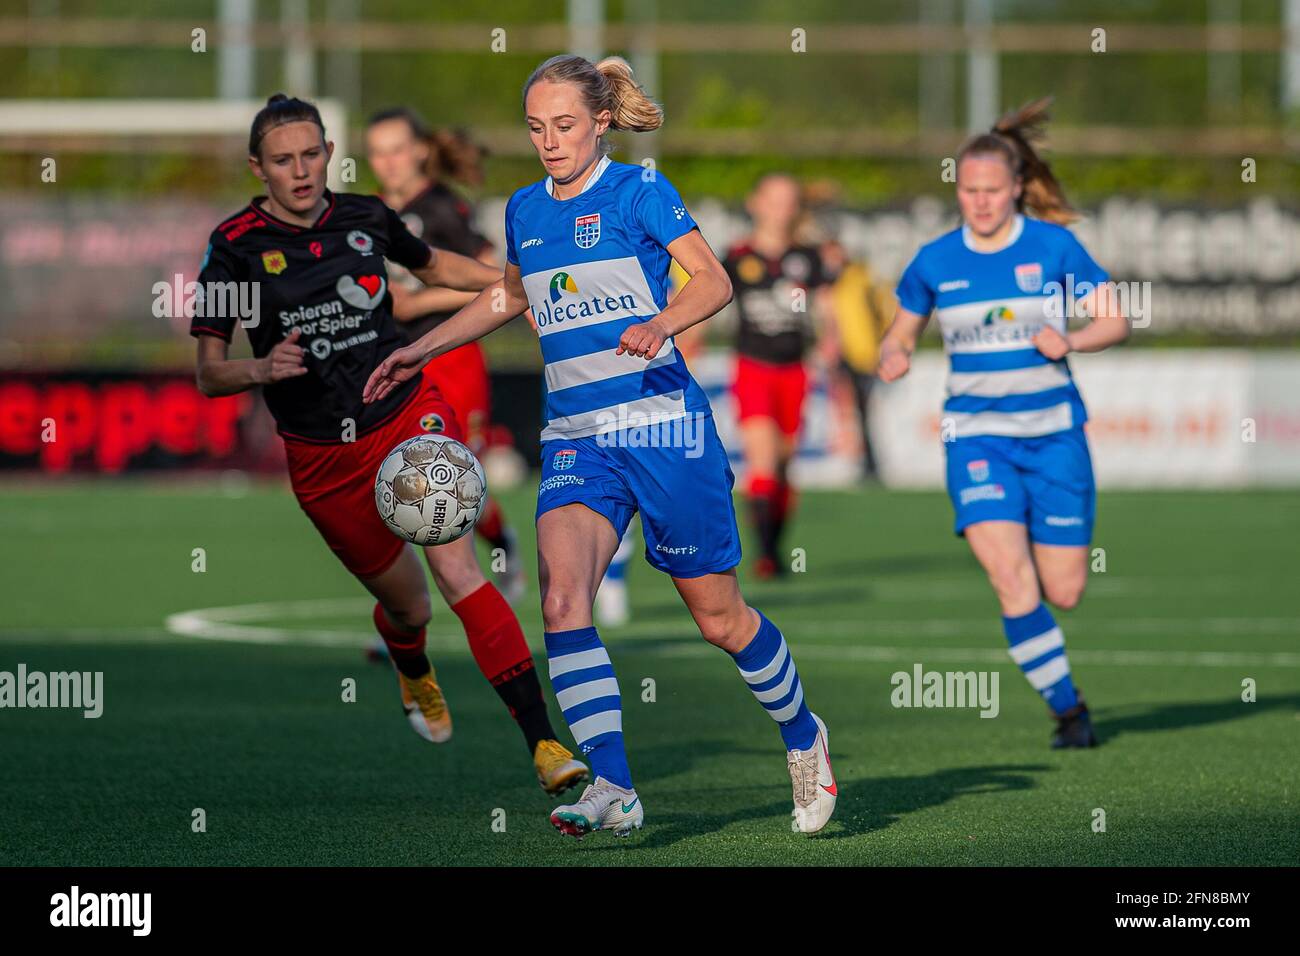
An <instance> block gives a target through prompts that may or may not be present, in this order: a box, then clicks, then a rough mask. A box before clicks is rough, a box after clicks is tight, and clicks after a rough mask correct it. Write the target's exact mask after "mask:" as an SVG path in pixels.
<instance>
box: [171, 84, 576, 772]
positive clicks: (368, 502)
mask: <svg viewBox="0 0 1300 956" xmlns="http://www.w3.org/2000/svg"><path fill="white" fill-rule="evenodd" d="M333 151H334V144H333V143H331V142H328V141H327V140H326V139H325V128H324V124H323V123H322V122H321V118H320V113H319V112H318V111H317V109H316V107H315V106H313V105H311V104H310V103H306V102H303V101H302V100H297V99H289V98H288V97H286V96H284V95H283V94H277V95H276V96H273V97H271V99H270V100H268V101H267V104H266V106H265V107H264V108H263V109H262V110H261V111H260V112H259V113H258V114H257V116H256V118H255V119H254V120H253V126H252V130H251V132H250V134H249V144H248V153H249V158H248V162H249V166H250V167H251V168H252V170H253V173H254V174H255V175H256V176H257V177H258V178H259V179H261V180H262V182H263V183H265V184H266V190H267V195H266V196H259V197H255V198H254V199H253V200H252V201H251V202H249V204H248V205H247V206H245V207H244V208H243V209H241V210H240V211H239V212H237V213H235V215H233V216H232V217H230V218H229V219H228V220H226V221H225V222H223V223H222V224H221V225H220V226H218V227H217V228H216V229H215V230H214V231H213V233H212V237H211V240H210V244H209V246H208V250H207V253H206V254H205V256H204V258H203V264H202V266H201V267H200V270H199V284H200V286H201V287H202V288H204V289H207V288H209V284H210V283H211V284H218V285H213V286H211V287H212V288H214V289H216V288H220V289H222V290H227V289H232V288H238V287H239V285H240V284H242V285H244V286H245V287H247V286H248V285H249V284H251V283H257V284H258V285H257V288H258V290H259V300H258V301H259V302H260V311H259V313H258V314H257V315H256V316H255V317H254V320H252V321H249V322H245V323H243V324H244V326H245V331H246V332H247V334H248V338H249V342H250V344H251V345H252V349H253V355H254V357H253V358H251V359H231V358H230V357H229V345H230V340H231V337H232V334H233V332H234V328H235V324H236V317H235V314H234V312H233V310H232V309H230V308H229V307H228V306H227V305H226V304H225V303H224V302H218V301H217V300H216V299H215V298H214V297H213V295H212V293H208V294H206V295H205V297H204V300H203V302H202V303H201V304H200V305H199V307H198V308H197V309H196V314H195V317H194V320H193V322H192V324H191V329H190V334H192V335H193V336H195V337H196V338H197V339H198V375H197V377H198V386H199V390H200V391H202V392H203V394H205V395H208V396H217V395H233V394H235V393H238V392H243V391H247V390H248V389H251V388H256V387H259V386H260V387H261V389H262V395H263V397H264V398H265V399H266V404H267V407H268V408H269V409H270V411H271V414H272V415H273V416H274V418H275V420H276V425H277V428H278V431H279V433H280V435H281V436H282V437H283V438H284V444H285V451H286V453H287V455H288V461H289V479H290V482H291V483H292V486H293V491H294V495H295V496H296V497H297V499H298V503H299V505H301V507H302V509H303V511H305V512H306V514H307V516H308V517H309V518H310V519H311V520H312V522H313V523H314V524H315V525H316V528H317V530H318V531H319V532H320V534H321V536H322V537H323V538H324V539H325V542H326V544H328V545H329V546H330V549H331V550H333V552H334V553H335V555H336V556H337V557H338V558H339V560H340V561H341V562H342V563H343V565H344V566H345V567H346V568H347V569H348V570H349V571H350V572H352V574H353V575H355V576H356V578H357V580H358V581H360V582H361V584H362V585H363V586H364V587H365V588H366V589H367V590H368V591H370V593H371V594H373V595H374V597H375V599H376V603H375V607H374V624H375V629H376V630H377V631H378V632H379V634H380V636H381V637H383V639H384V641H385V643H386V644H387V646H388V651H389V654H390V656H391V658H392V661H393V666H394V668H395V669H396V671H397V677H398V686H399V689H400V691H401V697H402V706H403V709H404V711H405V712H406V715H407V717H408V719H409V720H410V723H411V725H412V727H414V729H415V731H416V732H417V733H418V734H419V735H420V736H421V737H423V738H424V739H425V740H429V741H431V742H434V743H441V742H443V741H446V740H448V739H450V737H451V731H452V724H451V712H450V710H449V709H448V707H447V702H446V699H445V698H444V696H443V693H442V689H441V688H440V687H439V686H438V682H437V680H436V677H435V675H434V672H433V668H432V666H431V665H430V663H429V658H428V655H427V654H426V652H425V625H426V624H427V623H428V621H429V618H430V614H431V612H432V608H431V605H430V600H429V586H428V582H427V579H426V578H425V574H424V568H423V567H422V566H421V562H420V556H419V555H418V554H417V553H416V550H415V548H414V547H413V546H411V545H409V544H406V543H405V542H403V541H402V540H401V539H400V538H398V537H396V536H395V535H394V534H393V533H392V532H390V531H389V530H388V529H387V528H386V527H385V526H384V524H383V522H382V520H380V517H379V511H378V509H377V508H376V506H375V499H374V480H375V472H376V470H377V469H378V467H379V463H380V462H381V461H382V460H383V459H384V456H385V455H387V454H388V452H389V451H390V450H391V449H392V448H393V447H394V446H395V445H397V444H399V443H400V442H402V441H404V440H406V439H408V438H411V437H414V436H417V435H421V434H426V433H439V434H444V435H448V436H450V437H452V438H456V439H463V438H464V433H463V431H462V429H461V426H460V423H459V419H458V418H457V415H456V412H455V410H454V409H453V408H452V407H451V406H450V405H449V404H448V403H447V402H446V401H445V400H444V399H443V397H442V395H441V394H440V392H439V391H438V387H437V385H436V384H435V383H434V381H433V380H432V379H431V378H427V377H423V376H416V377H414V378H412V379H411V380H410V381H408V382H406V383H404V384H403V386H402V387H401V388H399V389H396V390H394V391H393V392H392V393H391V394H390V395H389V396H388V397H387V399H386V400H385V401H383V402H378V403H374V404H364V403H363V402H362V401H361V388H362V386H363V385H364V384H365V382H366V379H367V378H368V377H369V375H370V373H371V372H372V371H373V370H374V369H375V368H376V367H377V366H378V365H379V363H380V362H381V361H382V360H383V359H385V358H386V357H387V356H388V355H389V354H390V353H392V352H393V351H394V350H395V349H398V348H399V347H400V346H401V344H402V342H401V337H400V336H399V335H398V332H397V326H396V324H395V323H394V321H393V317H392V313H391V311H390V309H389V301H390V299H389V296H388V281H387V275H386V271H385V269H384V258H385V257H387V258H389V259H391V260H392V261H394V262H398V263H401V264H402V265H403V266H405V267H406V268H407V269H409V270H410V271H411V272H412V273H413V274H414V275H415V276H416V277H417V278H419V280H420V281H421V282H424V283H427V284H429V285H432V286H438V287H441V288H450V289H463V290H474V289H483V288H485V287H488V286H489V285H491V284H492V283H494V282H495V281H497V280H499V279H500V277H501V273H500V272H499V271H498V270H497V269H496V268H495V267H489V266H486V265H484V264H483V263H481V262H478V261H476V260H474V259H471V258H468V257H466V256H463V255H459V254H457V253H454V252H449V251H447V250H444V249H433V248H431V247H430V246H429V244H428V243H426V242H424V241H423V240H422V239H420V238H418V237H416V236H413V235H412V234H411V232H410V231H409V230H408V229H407V228H406V226H405V225H404V224H403V223H402V221H401V220H400V219H398V218H397V215H396V214H395V213H394V212H393V211H392V210H391V209H389V208H388V207H387V206H385V205H384V204H383V203H382V202H381V201H380V200H379V199H377V198H375V197H372V196H358V195H349V194H346V193H337V194H336V193H333V192H331V191H330V190H329V189H328V188H327V187H326V184H325V183H326V169H327V166H328V164H329V159H330V156H331V155H332V154H333ZM222 297H223V299H224V298H227V297H228V293H224V292H223V295H222ZM423 551H424V558H425V561H426V562H427V563H428V566H429V569H430V570H431V571H432V572H433V579H434V582H435V584H436V585H437V587H438V591H439V593H440V594H441V595H442V596H443V598H444V600H446V602H447V604H448V606H449V607H450V608H451V609H452V611H454V612H455V613H456V616H457V617H459V618H460V620H461V623H462V624H463V625H464V628H465V636H466V638H467V639H468V641H469V646H470V650H471V652H472V653H473V655H474V660H475V661H476V662H477V664H478V666H479V668H480V669H481V670H482V672H483V676H484V677H486V678H488V680H489V681H490V682H491V683H492V685H493V687H495V688H496V691H497V693H498V695H499V696H500V697H501V700H502V702H503V703H504V704H505V705H506V707H507V708H508V709H509V711H510V715H511V716H512V717H513V718H514V719H515V721H516V723H517V724H518V725H519V728H520V730H521V731H522V732H523V734H524V739H525V741H526V742H527V744H528V748H529V752H530V753H532V754H533V762H534V767H535V769H536V770H537V776H538V780H539V782H540V783H541V785H542V787H543V789H545V790H546V791H547V792H548V793H557V792H560V791H562V790H564V789H567V788H568V787H570V786H572V785H574V784H575V783H577V782H578V781H579V780H582V779H584V778H585V777H586V772H587V771H586V767H584V766H583V765H582V764H581V763H580V762H578V761H576V760H574V759H573V755H572V754H571V753H569V752H568V751H567V750H565V749H564V748H563V747H562V746H560V744H559V742H558V741H557V740H556V739H555V731H554V730H553V729H552V728H551V722H550V718H549V717H548V716H547V713H546V702H545V699H544V698H543V697H542V689H541V684H540V682H539V681H538V679H537V672H536V670H535V668H534V667H533V659H532V655H531V653H530V652H529V650H528V645H527V643H526V642H525V641H524V635H523V632H522V631H521V630H520V628H519V621H518V620H517V619H516V618H515V614H514V612H513V611H512V610H511V609H510V605H509V604H507V603H506V601H505V599H504V598H503V597H502V596H501V594H500V593H499V592H498V591H497V589H496V587H495V586H494V585H493V584H491V583H490V582H488V581H486V580H485V579H484V578H483V572H482V571H481V570H480V568H479V566H478V561H477V560H476V558H475V555H474V545H473V540H472V539H471V538H469V537H468V536H466V537H464V538H460V539H458V540H457V541H453V542H450V543H447V544H442V545H438V546H436V547H427V548H424V549H423Z"/></svg>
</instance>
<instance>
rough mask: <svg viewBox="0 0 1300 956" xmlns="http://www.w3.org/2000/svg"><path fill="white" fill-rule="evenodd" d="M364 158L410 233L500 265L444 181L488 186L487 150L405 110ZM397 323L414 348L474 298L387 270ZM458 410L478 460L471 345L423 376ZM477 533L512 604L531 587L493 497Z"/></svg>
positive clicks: (482, 385) (480, 366) (481, 441)
mask: <svg viewBox="0 0 1300 956" xmlns="http://www.w3.org/2000/svg"><path fill="white" fill-rule="evenodd" d="M366 154H367V156H368V158H369V161H370V167H371V169H373V170H374V173H375V178H376V179H378V180H379V189H380V197H381V198H382V199H383V200H384V202H385V203H387V204H388V206H389V207H390V208H392V209H394V210H396V211H397V214H398V215H399V216H400V217H401V219H402V222H404V223H406V227H407V228H408V229H410V230H411V232H412V233H413V234H415V235H417V236H419V237H420V238H421V239H423V240H424V241H425V242H427V243H428V244H429V245H431V246H434V247H436V248H439V249H450V250H451V251H452V252H458V253H460V254H461V255H463V256H470V257H471V258H475V259H478V260H479V261H480V262H483V263H486V264H487V265H490V266H494V267H495V266H497V265H498V263H497V259H496V256H495V254H494V253H493V250H492V243H491V242H489V241H488V240H487V239H486V238H485V237H484V236H482V235H480V234H479V233H478V232H476V231H475V230H474V227H473V224H472V220H473V214H472V210H471V209H470V207H469V204H468V203H467V202H466V201H465V200H464V199H463V198H461V197H460V196H459V195H458V194H457V193H456V192H455V191H453V190H452V189H451V188H450V187H449V186H448V185H447V181H448V180H451V181H454V182H460V183H465V184H467V185H473V186H477V185H480V184H481V183H482V182H483V165H482V164H483V151H482V150H481V149H480V148H479V147H478V146H476V145H475V144H474V143H473V142H471V141H470V140H469V138H468V137H466V136H465V135H464V134H463V133H460V132H457V131H453V130H436V131H434V130H431V129H429V127H428V126H427V125H426V124H425V122H424V120H422V119H421V118H420V117H419V115H418V114H416V113H415V112H414V111H413V110H409V109H406V108H405V107H398V108H396V109H390V110H383V111H381V112H379V113H376V114H375V115H374V116H372V117H371V119H370V125H369V126H368V127H367V129H366ZM389 278H390V290H391V291H392V294H393V317H394V318H395V319H397V321H398V324H399V325H398V327H399V328H400V330H401V332H402V335H403V337H404V338H405V340H406V341H407V342H414V341H415V340H416V339H418V338H419V337H420V336H422V335H424V333H426V332H428V331H429V330H430V329H432V328H433V327H434V326H436V325H437V324H438V323H439V322H444V321H446V320H447V319H448V318H450V317H451V315H452V314H453V313H455V311H456V310H457V309H459V308H460V307H461V306H462V305H465V304H466V303H467V302H469V301H471V300H472V299H473V298H474V294H473V293H467V292H458V291H456V290H455V289H434V288H429V287H427V286H424V285H423V284H422V283H420V281H419V280H418V279H416V278H415V277H414V276H412V275H411V274H410V273H409V272H408V271H406V270H405V269H403V268H402V267H401V266H400V265H397V266H396V267H395V268H390V270H389ZM425 374H426V375H429V376H430V377H431V378H432V379H433V381H434V382H435V383H436V384H437V386H438V390H439V391H441V392H442V394H443V397H444V398H446V399H447V401H448V403H450V405H451V407H452V408H454V409H455V410H456V414H457V415H458V416H459V417H460V420H461V422H462V423H463V424H464V427H465V434H466V436H467V439H466V444H467V445H469V447H470V450H471V451H473V452H474V453H475V454H476V455H481V454H482V452H483V449H484V446H485V444H486V437H487V430H488V425H489V422H490V418H491V403H492V387H491V382H490V380H489V379H488V371H487V363H486V361H485V360H484V357H483V349H482V347H481V346H480V345H479V344H478V343H477V342H470V343H468V344H467V345H464V346H462V347H460V348H458V349H456V350H454V351H452V352H448V353H447V354H446V355H441V356H439V357H438V358H437V359H436V360H434V361H432V362H430V363H429V365H428V366H427V368H426V369H425ZM474 531H475V533H476V534H478V535H479V536H480V537H481V538H483V539H484V540H485V541H486V542H487V543H488V545H489V546H490V547H491V548H493V549H500V550H501V551H502V552H503V553H504V556H505V570H504V571H503V572H502V573H501V574H500V575H499V577H498V583H499V584H500V586H501V591H502V593H503V594H504V595H505V597H506V600H508V601H510V603H512V604H514V603H517V602H518V601H519V599H520V598H521V597H523V594H524V590H525V588H526V584H525V580H526V578H525V575H524V568H523V562H522V561H521V560H519V555H518V549H517V546H516V544H515V535H514V532H513V531H512V530H511V529H510V528H509V526H508V525H507V524H506V520H505V513H504V512H503V511H502V510H501V506H500V504H498V503H497V500H496V499H495V498H489V499H488V504H487V507H486V509H484V512H483V516H482V517H481V518H479V521H478V524H476V525H475V526H474Z"/></svg>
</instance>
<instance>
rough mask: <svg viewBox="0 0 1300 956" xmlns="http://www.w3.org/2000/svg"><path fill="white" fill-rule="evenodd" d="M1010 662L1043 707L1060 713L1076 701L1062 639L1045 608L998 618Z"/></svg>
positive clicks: (1049, 612) (1043, 606) (1077, 700)
mask: <svg viewBox="0 0 1300 956" xmlns="http://www.w3.org/2000/svg"><path fill="white" fill-rule="evenodd" d="M1002 629H1003V630H1004V631H1006V635H1007V643H1008V644H1009V645H1011V659H1012V660H1013V661H1015V662H1016V663H1017V664H1018V665H1020V669H1021V671H1023V672H1024V675H1025V677H1027V678H1028V679H1029V683H1030V685H1031V686H1032V687H1033V688H1034V690H1036V691H1038V693H1040V694H1042V695H1043V700H1045V701H1047V706H1048V707H1050V708H1052V711H1053V712H1054V713H1057V714H1060V713H1063V712H1065V711H1067V710H1069V709H1070V708H1071V707H1073V706H1074V705H1075V704H1077V703H1078V702H1079V695H1078V694H1077V693H1076V692H1075V690H1074V681H1072V680H1070V662H1069V660H1068V659H1067V658H1066V656H1065V636H1064V635H1063V634H1062V633H1061V629H1060V628H1059V627H1057V626H1056V620H1055V619H1054V618H1053V617H1052V612H1051V611H1049V610H1048V609H1047V605H1045V604H1041V603H1040V604H1039V605H1038V607H1036V608H1034V609H1033V610H1032V611H1030V612H1029V613H1028V614H1025V615H1023V616H1021V617H1006V616H1005V615H1004V616H1003V618H1002Z"/></svg>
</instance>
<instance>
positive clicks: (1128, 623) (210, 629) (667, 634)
mask: <svg viewBox="0 0 1300 956" xmlns="http://www.w3.org/2000/svg"><path fill="white" fill-rule="evenodd" d="M370 607H371V604H370V600H369V599H368V598H364V599H363V598H333V599H323V600H319V601H311V600H308V601H268V602H263V603H258V604H239V605H233V606H230V607H214V608H199V609H197V610H193V611H182V612H180V613H177V614H172V615H171V616H169V617H168V618H167V620H166V624H165V626H166V628H167V630H168V631H170V632H171V633H173V634H177V635H181V636H184V637H194V638H200V639H203V640H218V641H239V642H245V643H254V644H312V645H320V646H327V647H355V646H358V645H361V644H363V643H365V642H366V641H368V640H370V639H372V638H373V637H374V635H373V634H372V633H370V632H369V631H351V630H325V629H319V628H285V627H278V626H270V625H265V624H262V623H259V622H261V621H283V620H285V619H290V620H319V619H321V618H322V617H328V616H330V615H337V616H358V615H360V614H363V613H365V612H367V611H369V609H370ZM1068 629H1069V631H1070V633H1078V632H1082V633H1085V634H1091V633H1105V634H1131V633H1168V632H1171V631H1173V632H1178V633H1201V634H1205V633H1209V634H1220V633H1225V634H1232V635H1233V636H1235V637H1238V638H1239V637H1241V636H1242V635H1243V634H1250V633H1252V632H1253V633H1260V634H1265V633H1267V634H1297V635H1300V618H1184V619H1179V618H1137V619H1132V618H1125V619H1118V618H1116V619H1106V618H1103V619H1100V620H1091V621H1086V622H1085V621H1071V622H1070V623H1069V625H1068ZM783 630H784V631H785V633H786V634H787V635H788V636H789V637H791V638H792V640H797V641H798V644H797V646H796V648H795V650H796V653H797V654H798V656H799V657H800V658H810V659H813V660H840V661H877V662H925V661H948V662H953V663H962V662H969V663H994V664H1001V663H1006V662H1007V652H1006V649H1005V647H1000V646H997V647H988V648H961V647H913V646H891V645H884V646H877V645H864V644H856V643H847V642H846V643H836V644H826V643H820V642H818V641H816V640H807V639H805V637H807V638H815V637H817V636H822V635H840V636H844V637H854V636H858V635H862V636H877V637H880V636H883V637H895V638H897V637H906V636H917V637H948V636H954V635H962V634H971V633H978V632H979V631H981V630H984V628H982V627H980V626H979V625H978V624H972V622H971V621H969V620H965V619H934V620H911V621H879V620H871V619H864V620H860V621H843V620H841V621H810V622H808V623H807V625H806V626H805V625H803V624H802V623H800V622H797V621H796V622H789V621H787V622H785V625H784V627H783ZM987 630H989V631H990V634H991V637H993V636H996V638H997V639H998V640H1000V639H1001V635H1000V634H996V631H997V630H998V628H997V625H996V624H993V623H991V622H990V624H989V626H988V628H987ZM696 633H697V632H696V630H695V629H694V627H692V626H691V625H689V624H686V623H683V622H674V623H671V624H663V623H652V622H649V621H646V622H638V623H635V624H633V625H630V626H628V627H625V628H620V629H617V630H613V631H612V632H611V636H612V637H613V638H614V641H613V644H614V648H615V654H618V653H635V654H649V655H658V656H662V657H704V656H708V655H710V654H716V653H717V651H716V650H715V649H714V648H712V647H711V646H709V645H708V644H705V643H704V642H703V641H702V640H701V641H700V642H699V643H698V644H673V645H665V644H661V643H657V642H656V643H653V644H648V646H642V647H638V646H637V645H638V644H639V643H641V642H640V641H639V640H632V641H621V640H619V638H620V637H629V636H632V635H633V634H641V635H644V636H646V637H651V638H652V637H664V638H675V637H689V636H693V635H695V634H696ZM429 646H430V647H431V648H432V649H433V650H435V651H437V652H439V653H444V652H462V653H464V652H468V647H467V646H466V644H465V638H464V635H463V634H461V633H459V632H455V631H447V632H443V631H439V632H437V633H432V632H431V633H430V634H429ZM1069 653H1070V658H1071V660H1073V661H1075V662H1076V663H1079V664H1096V665H1100V666H1116V667H1130V666H1151V667H1300V653H1287V652H1268V651H1177V650H1170V651H1127V650H1090V649H1088V648H1072V649H1070V652H1069Z"/></svg>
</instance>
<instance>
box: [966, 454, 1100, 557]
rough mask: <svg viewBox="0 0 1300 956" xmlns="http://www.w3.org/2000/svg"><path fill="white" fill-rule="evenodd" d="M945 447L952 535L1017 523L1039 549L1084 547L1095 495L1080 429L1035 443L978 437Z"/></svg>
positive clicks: (1092, 514)
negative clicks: (980, 525)
mask: <svg viewBox="0 0 1300 956" xmlns="http://www.w3.org/2000/svg"><path fill="white" fill-rule="evenodd" d="M945 447H946V448H947V452H948V497H949V498H951V499H952V506H953V509H954V510H955V511H956V513H957V522H956V526H955V527H954V529H953V530H954V531H956V533H957V534H962V533H963V532H964V531H965V529H966V528H967V526H969V525H972V524H975V523H976V522H979V521H1018V522H1020V523H1021V524H1023V525H1025V526H1026V527H1027V528H1028V529H1029V539H1030V540H1031V541H1036V542H1038V543H1040V544H1060V545H1087V544H1088V543H1089V542H1090V541H1091V540H1092V525H1093V519H1094V518H1095V516H1096V504H1097V490H1096V485H1095V484H1094V482H1093V478H1092V457H1091V456H1090V455H1089V454H1088V439H1087V436H1085V435H1084V433H1083V429H1082V428H1071V429H1069V430H1067V431H1063V432H1056V433H1054V434H1051V435H1040V436H1038V437H1036V438H1007V437H1004V436H1002V435H978V436H973V437H971V438H959V439H957V440H956V441H951V442H947V443H946V445H945Z"/></svg>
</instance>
